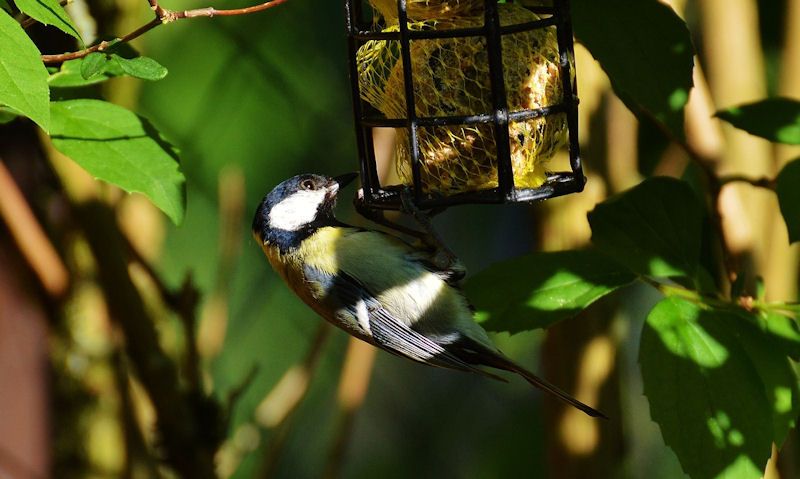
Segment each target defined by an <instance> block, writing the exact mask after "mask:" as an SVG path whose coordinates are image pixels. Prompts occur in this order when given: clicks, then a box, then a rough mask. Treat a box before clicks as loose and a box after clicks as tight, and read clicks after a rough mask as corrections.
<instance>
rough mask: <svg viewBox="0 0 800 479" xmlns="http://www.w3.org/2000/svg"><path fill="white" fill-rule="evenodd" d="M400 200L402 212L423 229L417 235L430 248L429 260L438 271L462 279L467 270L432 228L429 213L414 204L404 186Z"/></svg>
mask: <svg viewBox="0 0 800 479" xmlns="http://www.w3.org/2000/svg"><path fill="white" fill-rule="evenodd" d="M400 201H401V203H402V206H403V212H404V213H406V214H408V215H411V217H413V218H414V220H415V221H416V222H417V224H418V225H419V226H420V227H421V228H422V230H423V232H424V233H423V236H421V237H419V239H420V241H422V243H423V244H424V245H425V246H427V247H428V249H429V250H432V251H433V252H432V254H431V256H430V261H431V263H433V265H434V266H435V267H436V268H437V269H438V270H440V271H443V272H448V273H450V275H451V276H452V278H451V279H453V280H455V281H458V280H460V279H462V278H463V277H464V276H465V275H466V274H467V270H466V268H465V267H464V265H463V264H461V261H460V260H459V259H458V257H457V256H456V255H455V253H453V252H452V251H451V250H450V248H448V247H447V246H446V245H445V244H444V241H442V238H441V237H440V236H439V234H438V233H437V232H436V230H434V229H433V223H432V222H431V214H428V213H425V212H424V211H422V210H421V209H419V207H418V206H417V205H416V204H414V202H413V201H412V199H411V191H410V190H409V189H408V188H404V189H403V190H402V191H401V192H400ZM442 211H444V209H439V210H433V212H432V214H437V213H441V212H442Z"/></svg>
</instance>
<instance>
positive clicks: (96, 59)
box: [80, 52, 108, 80]
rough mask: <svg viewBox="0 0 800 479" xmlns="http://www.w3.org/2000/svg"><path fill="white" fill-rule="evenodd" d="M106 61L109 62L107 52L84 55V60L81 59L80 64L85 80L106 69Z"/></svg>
mask: <svg viewBox="0 0 800 479" xmlns="http://www.w3.org/2000/svg"><path fill="white" fill-rule="evenodd" d="M106 63H108V57H107V56H106V54H105V53H100V52H92V53H90V54H88V55H86V56H85V57H83V61H81V64H80V66H81V77H82V78H83V79H84V80H89V79H90V78H92V77H94V76H95V75H97V74H99V73H101V72H102V71H103V70H104V69H105V66H106Z"/></svg>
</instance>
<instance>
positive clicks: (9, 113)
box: [0, 106, 19, 125]
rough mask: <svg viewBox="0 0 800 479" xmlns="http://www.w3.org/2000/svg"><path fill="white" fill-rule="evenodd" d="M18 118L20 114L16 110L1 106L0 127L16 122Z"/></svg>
mask: <svg viewBox="0 0 800 479" xmlns="http://www.w3.org/2000/svg"><path fill="white" fill-rule="evenodd" d="M18 116H19V113H18V112H16V111H15V110H13V109H11V108H8V107H5V106H0V125H4V124H6V123H9V122H12V121H14V120H16V119H17V117H18Z"/></svg>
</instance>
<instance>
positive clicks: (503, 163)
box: [345, 0, 586, 210]
mask: <svg viewBox="0 0 800 479" xmlns="http://www.w3.org/2000/svg"><path fill="white" fill-rule="evenodd" d="M451 1H452V0H451ZM461 1H464V0H461ZM409 2H410V0H398V1H397V22H398V25H397V28H396V31H380V30H379V29H376V28H375V25H376V24H375V22H374V20H371V19H369V18H365V16H364V13H365V11H366V10H367V9H368V8H369V7H367V6H366V5H365V2H364V3H362V0H345V9H346V12H345V13H346V23H347V36H348V55H349V62H350V80H351V85H352V97H353V112H354V115H355V127H356V140H357V145H358V155H359V161H360V167H361V178H362V186H363V193H364V195H363V198H362V200H361V201H362V206H366V207H367V208H371V209H376V210H400V209H404V207H403V202H402V198H401V191H403V190H405V191H407V192H410V193H411V194H410V199H411V201H413V203H414V204H415V206H416V207H417V208H420V209H432V208H439V207H447V206H451V205H456V204H465V203H513V202H530V201H537V200H544V199H547V198H552V197H556V196H561V195H565V194H569V193H574V192H578V191H581V190H583V186H584V184H585V181H586V180H585V177H584V175H583V170H582V167H581V158H580V150H579V145H578V97H577V88H576V81H575V67H574V51H573V38H572V25H571V21H570V14H569V2H568V0H553V1H552V5H551V6H536V7H525V8H526V9H527V10H529V11H530V12H533V13H535V14H536V19H535V20H532V21H527V22H523V23H518V24H513V25H502V26H501V19H500V14H499V13H498V2H497V0H485V1H484V2H483V3H484V7H483V12H482V13H483V16H484V18H483V22H482V23H483V24H482V25H479V26H469V27H466V28H461V27H456V28H451V29H441V30H440V29H412V28H409V26H410V23H409V17H408V12H407V8H408V5H407V3H409ZM373 18H374V17H373ZM544 28H555V34H556V38H557V43H558V53H557V55H558V58H557V62H558V77H559V81H560V83H561V85H560V87H561V92H562V93H561V100H560V101H559V102H557V103H555V104H551V105H542V106H541V107H538V108H532V109H518V110H514V111H509V106H508V102H507V92H506V85H505V82H504V79H505V76H504V64H503V58H502V56H503V43H502V41H503V36H504V35H512V34H517V33H520V32H529V31H535V30H537V29H544ZM468 37H478V38H480V37H483V38H485V46H486V52H487V54H488V77H489V78H488V79H489V82H490V83H489V85H490V89H491V95H490V97H489V98H490V102H491V108H490V109H489V111H473V112H469V113H468V114H465V115H461V114H459V115H453V116H447V115H445V116H418V115H417V112H418V111H419V110H418V108H417V105H416V101H417V98H416V96H415V91H414V73H415V72H414V71H413V63H412V49H411V45H412V43H413V42H414V41H422V40H435V39H458V38H468ZM370 40H379V41H384V42H387V41H393V42H399V43H395V45H399V50H400V51H399V62H401V65H402V69H403V70H402V75H403V82H402V83H403V90H404V92H403V93H404V95H405V96H404V98H405V117H399V118H387V116H386V115H383V114H381V112H380V111H378V110H377V109H376V108H374V107H372V106H371V105H370V104H368V103H367V102H365V100H364V99H363V98H362V91H361V85H360V82H359V65H358V60H357V55H358V50H359V48H360V47H361V46H362V45H364V44H365V43H366V42H368V41H370ZM558 114H563V115H564V116H565V118H566V122H565V123H566V130H567V131H566V144H567V146H568V148H569V163H570V168H571V171H561V172H548V173H547V174H546V177H545V178H544V180H543V181H544V182H543V184H541V185H540V186H536V187H532V188H531V187H517V186H516V185H515V177H514V175H515V172H514V170H513V166H512V159H511V146H510V140H509V123H513V122H522V121H526V120H532V119H536V118H541V117H547V116H549V115H558ZM478 125H491V126H492V128H491V129H492V133H493V137H494V145H495V154H496V155H497V156H496V162H495V163H494V164H496V168H497V172H496V182H495V183H496V186H494V187H490V188H482V189H478V190H475V191H464V192H458V193H456V194H448V193H446V192H444V193H443V192H440V191H435V190H431V188H426V185H425V183H424V178H423V175H422V173H421V163H422V152H421V148H420V144H419V132H420V129H421V128H433V127H452V126H466V127H467V128H470V127H472V128H477V127H478ZM379 127H389V128H397V129H399V128H403V129H405V136H407V138H408V142H409V145H408V148H409V149H408V156H409V159H410V170H411V177H410V179H411V180H413V181H408V182H407V183H406V184H407V186H405V187H403V186H397V185H393V186H387V185H382V184H381V182H380V180H379V175H378V165H377V161H376V153H375V146H374V142H373V129H374V128H379ZM484 128H486V127H484Z"/></svg>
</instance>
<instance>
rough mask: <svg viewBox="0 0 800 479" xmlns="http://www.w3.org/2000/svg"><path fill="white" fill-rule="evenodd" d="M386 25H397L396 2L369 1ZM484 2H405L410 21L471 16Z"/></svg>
mask: <svg viewBox="0 0 800 479" xmlns="http://www.w3.org/2000/svg"><path fill="white" fill-rule="evenodd" d="M369 3H370V4H371V5H372V6H373V7H374V8H375V10H377V11H378V12H380V14H381V15H382V16H383V18H385V19H386V21H387V23H397V0H370V2H369ZM483 3H484V0H406V15H408V19H409V20H410V21H412V22H413V21H421V20H430V19H434V18H435V19H444V18H452V17H462V16H472V15H475V14H477V13H479V12H480V11H481V10H482V7H483Z"/></svg>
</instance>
